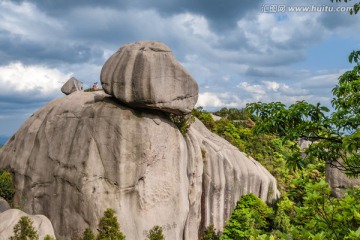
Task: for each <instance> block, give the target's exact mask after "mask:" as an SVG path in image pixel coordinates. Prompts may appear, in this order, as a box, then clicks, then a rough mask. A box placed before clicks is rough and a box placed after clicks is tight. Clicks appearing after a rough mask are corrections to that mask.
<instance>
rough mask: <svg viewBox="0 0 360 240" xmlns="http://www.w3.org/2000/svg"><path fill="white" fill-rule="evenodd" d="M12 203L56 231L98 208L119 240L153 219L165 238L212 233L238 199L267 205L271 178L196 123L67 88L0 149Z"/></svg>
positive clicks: (88, 221)
mask: <svg viewBox="0 0 360 240" xmlns="http://www.w3.org/2000/svg"><path fill="white" fill-rule="evenodd" d="M0 159H1V161H0V168H6V169H11V172H14V183H15V188H16V189H17V191H16V193H15V197H14V201H15V204H17V205H21V206H22V207H23V209H24V210H25V211H28V212H30V213H37V214H45V215H46V216H48V217H49V219H50V220H51V222H52V223H53V226H54V229H55V231H56V234H57V237H59V238H61V239H70V238H71V237H76V236H80V235H81V234H82V232H83V231H84V229H85V228H87V227H90V228H92V229H93V230H94V231H96V227H97V224H98V222H99V219H100V218H101V217H102V215H103V212H104V211H105V210H106V209H107V208H113V209H114V210H115V212H116V214H117V216H118V219H119V222H120V225H121V231H123V232H124V233H125V235H126V237H127V239H145V237H146V231H148V230H149V229H151V228H152V227H153V226H154V225H160V226H163V229H164V235H165V238H166V239H172V240H180V239H186V240H193V239H197V238H198V233H199V230H200V231H201V230H203V229H204V228H205V227H206V226H207V225H209V224H214V225H215V227H216V228H217V229H219V230H221V229H222V228H223V226H224V223H225V221H226V220H227V219H228V218H229V217H230V214H231V211H232V210H233V209H234V208H235V206H236V202H237V201H238V200H239V199H240V197H241V196H242V195H244V194H247V193H250V192H252V193H254V194H256V195H257V196H260V197H261V198H262V199H263V200H265V201H268V202H271V201H273V200H274V199H276V198H278V197H279V192H278V190H277V187H276V180H275V178H274V177H273V176H271V175H270V173H269V172H268V171H267V170H266V169H265V168H264V167H262V166H261V165H260V164H259V163H258V162H256V161H255V160H254V159H252V158H249V157H247V156H246V155H245V154H244V153H242V152H240V151H239V150H238V149H237V148H235V147H234V146H232V145H231V144H230V143H228V142H227V141H225V140H224V139H222V138H220V137H219V136H217V135H216V134H213V133H211V132H209V130H207V128H206V127H205V126H204V125H203V124H202V123H201V122H200V121H198V120H196V121H195V122H194V123H193V124H192V125H191V127H190V128H189V131H188V133H187V134H186V135H185V136H183V135H182V134H181V133H180V131H179V130H178V129H177V127H176V126H175V125H174V124H173V123H172V122H170V121H169V120H168V118H167V117H166V116H165V114H163V113H161V112H155V111H151V112H144V111H142V112H141V111H135V110H133V109H130V108H128V107H124V106H122V105H120V104H119V103H118V101H116V99H114V98H113V97H111V96H109V95H106V94H105V93H104V92H103V91H97V92H89V93H85V92H76V93H73V94H71V95H69V96H66V97H63V98H61V99H56V100H54V101H52V102H50V103H48V104H47V105H46V106H44V107H43V108H41V109H40V110H39V111H37V112H36V113H35V114H33V115H32V116H31V117H30V118H29V119H28V120H27V121H26V122H25V124H24V125H23V126H22V127H21V128H20V129H19V131H18V132H17V133H16V134H15V135H14V136H13V137H12V138H11V139H10V140H9V141H8V143H7V144H6V145H5V146H4V147H3V151H2V152H1V155H0Z"/></svg>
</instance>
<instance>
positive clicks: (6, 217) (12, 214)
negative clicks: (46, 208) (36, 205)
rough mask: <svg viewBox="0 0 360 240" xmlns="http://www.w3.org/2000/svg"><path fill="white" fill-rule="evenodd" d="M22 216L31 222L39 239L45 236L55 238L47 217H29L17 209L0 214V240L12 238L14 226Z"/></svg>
mask: <svg viewBox="0 0 360 240" xmlns="http://www.w3.org/2000/svg"><path fill="white" fill-rule="evenodd" d="M24 216H26V217H28V218H29V219H30V220H31V221H32V222H33V227H34V229H35V231H36V232H37V233H38V235H39V239H44V238H45V236H46V235H49V236H50V237H52V238H55V234H54V229H53V227H52V225H51V222H50V220H49V219H48V218H47V217H45V216H43V215H29V214H26V213H24V212H23V211H20V210H18V209H9V210H7V211H5V212H2V213H0V240H7V239H9V238H10V237H11V236H14V226H15V225H16V224H17V223H18V222H19V220H20V218H21V217H24Z"/></svg>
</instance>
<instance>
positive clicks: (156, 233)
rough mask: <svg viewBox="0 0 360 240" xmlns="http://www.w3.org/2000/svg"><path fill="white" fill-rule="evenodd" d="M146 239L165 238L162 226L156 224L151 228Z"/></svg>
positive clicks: (160, 239)
mask: <svg viewBox="0 0 360 240" xmlns="http://www.w3.org/2000/svg"><path fill="white" fill-rule="evenodd" d="M146 240H165V237H164V235H163V229H162V227H160V226H154V227H153V228H152V229H150V231H149V233H148V234H147V238H146Z"/></svg>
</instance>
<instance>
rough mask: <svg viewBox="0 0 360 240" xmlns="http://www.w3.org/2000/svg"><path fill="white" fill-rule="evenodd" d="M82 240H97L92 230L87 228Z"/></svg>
mask: <svg viewBox="0 0 360 240" xmlns="http://www.w3.org/2000/svg"><path fill="white" fill-rule="evenodd" d="M81 239H82V240H95V235H94V233H93V232H92V231H91V229H90V228H86V229H85V231H84V233H83V236H82V238H81Z"/></svg>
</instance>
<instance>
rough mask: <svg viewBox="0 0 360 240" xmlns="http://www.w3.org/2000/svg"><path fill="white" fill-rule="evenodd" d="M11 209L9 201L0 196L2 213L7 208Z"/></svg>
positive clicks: (0, 211) (0, 210)
mask: <svg viewBox="0 0 360 240" xmlns="http://www.w3.org/2000/svg"><path fill="white" fill-rule="evenodd" d="M9 209H10V205H9V203H8V202H7V201H6V200H5V199H3V198H2V197H0V213H2V212H5V211H6V210H9Z"/></svg>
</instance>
